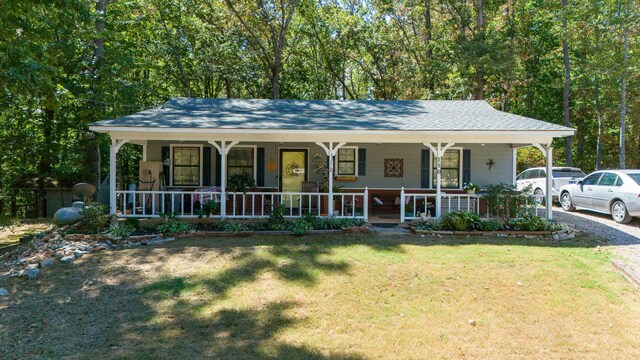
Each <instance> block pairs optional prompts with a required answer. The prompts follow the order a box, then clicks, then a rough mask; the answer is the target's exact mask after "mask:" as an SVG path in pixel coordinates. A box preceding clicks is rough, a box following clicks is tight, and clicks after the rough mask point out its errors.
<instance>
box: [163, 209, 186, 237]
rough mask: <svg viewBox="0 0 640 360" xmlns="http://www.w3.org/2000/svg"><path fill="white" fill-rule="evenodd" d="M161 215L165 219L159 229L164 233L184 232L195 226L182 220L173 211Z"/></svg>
mask: <svg viewBox="0 0 640 360" xmlns="http://www.w3.org/2000/svg"><path fill="white" fill-rule="evenodd" d="M161 216H162V217H163V218H164V221H163V222H162V224H160V225H158V227H157V231H158V232H160V233H161V234H162V235H167V234H182V233H186V232H189V231H190V230H191V229H192V228H193V226H192V225H191V224H188V223H185V222H182V221H180V220H179V219H178V218H177V217H176V215H175V214H173V213H166V214H162V215H161Z"/></svg>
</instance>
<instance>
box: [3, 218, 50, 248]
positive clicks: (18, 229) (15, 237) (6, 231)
mask: <svg viewBox="0 0 640 360" xmlns="http://www.w3.org/2000/svg"><path fill="white" fill-rule="evenodd" d="M49 226H51V225H50V224H49V223H48V222H46V221H42V222H36V223H33V224H18V225H14V226H3V227H2V228H0V249H1V248H3V247H5V246H7V245H13V244H16V243H18V242H20V238H21V237H23V236H25V235H31V234H34V233H37V232H40V231H44V230H46V229H47V228H49Z"/></svg>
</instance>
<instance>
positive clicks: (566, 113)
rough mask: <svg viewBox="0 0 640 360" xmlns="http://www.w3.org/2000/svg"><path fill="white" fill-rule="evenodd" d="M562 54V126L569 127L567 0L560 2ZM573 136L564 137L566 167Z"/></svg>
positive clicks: (569, 80) (569, 157)
mask: <svg viewBox="0 0 640 360" xmlns="http://www.w3.org/2000/svg"><path fill="white" fill-rule="evenodd" d="M562 10H563V11H562V54H563V57H564V93H563V97H562V112H563V118H564V125H565V126H567V127H571V121H570V118H569V85H570V84H571V65H570V63H569V44H568V43H567V0H562ZM572 148H573V136H568V137H566V142H565V144H564V149H565V150H564V151H565V158H566V162H567V166H573V155H572V153H571V149H572Z"/></svg>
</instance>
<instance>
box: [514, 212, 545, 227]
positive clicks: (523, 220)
mask: <svg viewBox="0 0 640 360" xmlns="http://www.w3.org/2000/svg"><path fill="white" fill-rule="evenodd" d="M509 226H510V227H511V228H512V229H513V230H516V231H545V230H550V229H551V224H550V223H549V222H548V221H547V220H545V219H543V218H541V217H539V216H535V215H529V214H525V215H524V216H523V217H519V218H516V219H513V220H512V221H511V222H510V223H509Z"/></svg>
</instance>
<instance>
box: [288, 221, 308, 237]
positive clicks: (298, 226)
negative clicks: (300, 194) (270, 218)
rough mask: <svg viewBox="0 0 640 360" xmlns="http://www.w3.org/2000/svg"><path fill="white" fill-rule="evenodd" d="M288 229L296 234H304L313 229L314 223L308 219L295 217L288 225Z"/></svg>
mask: <svg viewBox="0 0 640 360" xmlns="http://www.w3.org/2000/svg"><path fill="white" fill-rule="evenodd" d="M288 229H289V230H290V231H292V232H293V234H294V235H304V234H306V233H308V232H309V231H311V230H313V225H312V224H311V223H309V222H308V221H307V220H306V219H303V218H300V219H295V220H294V221H292V222H291V223H289V225H288Z"/></svg>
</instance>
